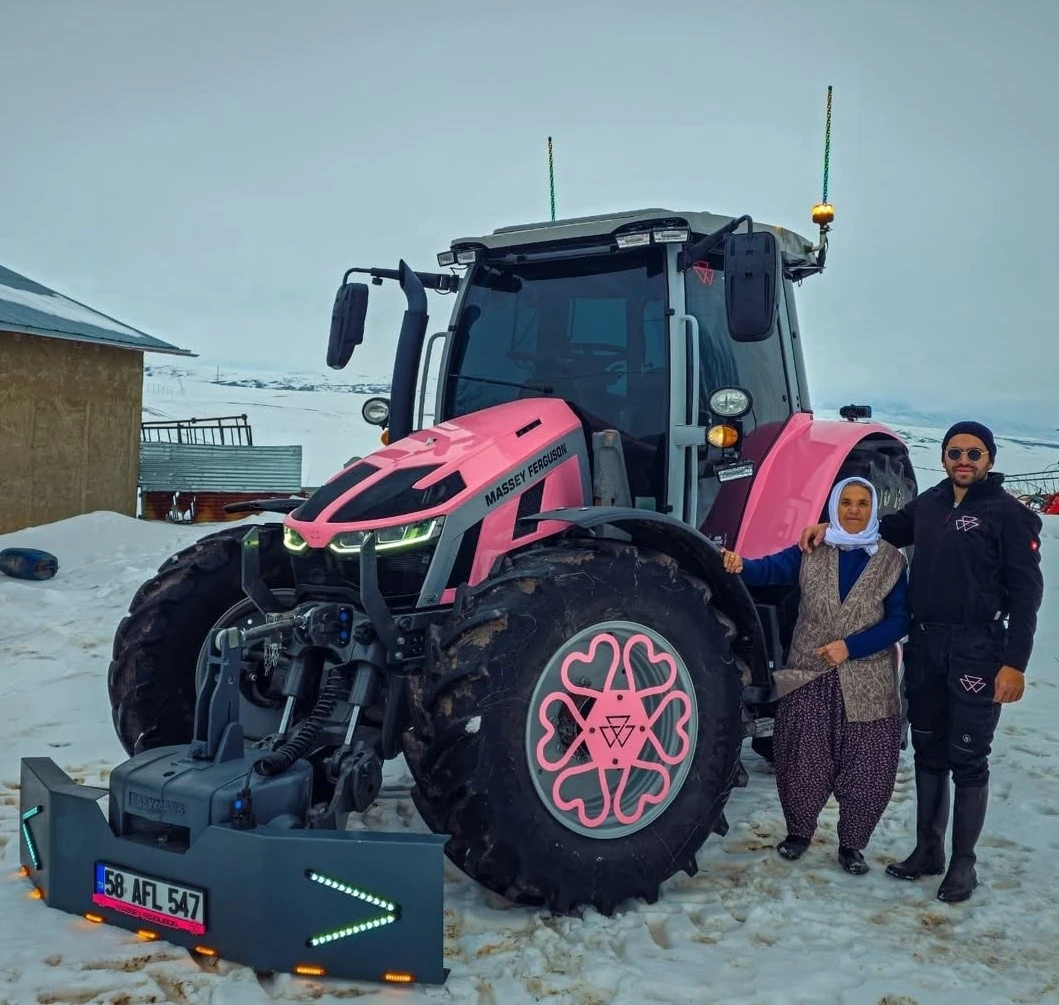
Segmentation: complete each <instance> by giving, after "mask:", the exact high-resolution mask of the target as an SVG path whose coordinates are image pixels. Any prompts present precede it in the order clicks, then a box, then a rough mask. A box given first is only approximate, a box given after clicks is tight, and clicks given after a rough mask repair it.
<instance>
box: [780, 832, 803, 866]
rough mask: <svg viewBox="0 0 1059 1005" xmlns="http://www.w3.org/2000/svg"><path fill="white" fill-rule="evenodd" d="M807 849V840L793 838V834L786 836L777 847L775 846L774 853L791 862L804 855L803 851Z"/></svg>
mask: <svg viewBox="0 0 1059 1005" xmlns="http://www.w3.org/2000/svg"><path fill="white" fill-rule="evenodd" d="M808 847H809V839H808V838H800V837H795V836H794V835H793V834H788V835H787V836H786V837H785V838H784V839H783V840H782V841H781V842H780V843H779V844H778V845H776V851H778V852H779V853H780V854H781V855H782V856H783V857H784V858H785V859H787V860H788V861H790V862H793V861H794V860H795V859H798V858H801V857H802V855H804V854H805V849H806V848H808Z"/></svg>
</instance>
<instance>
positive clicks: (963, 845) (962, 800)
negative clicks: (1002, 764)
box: [938, 785, 989, 904]
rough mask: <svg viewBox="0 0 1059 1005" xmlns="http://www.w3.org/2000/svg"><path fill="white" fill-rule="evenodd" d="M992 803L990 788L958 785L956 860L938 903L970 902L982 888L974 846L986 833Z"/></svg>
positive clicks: (954, 835) (954, 831)
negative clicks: (983, 831)
mask: <svg viewBox="0 0 1059 1005" xmlns="http://www.w3.org/2000/svg"><path fill="white" fill-rule="evenodd" d="M988 802H989V788H988V786H986V785H978V786H975V787H974V788H973V789H969V788H965V787H961V786H957V788H956V798H955V800H954V801H953V811H952V859H951V860H950V861H949V871H948V872H947V873H945V878H944V879H943V880H942V881H941V886H939V887H938V900H944V901H946V902H947V903H950V904H955V903H958V902H960V901H962V900H967V899H968V898H969V897H970V896H971V894H972V893H973V892H974V888H975V887H976V886H977V885H978V874H977V873H976V872H975V869H974V865H975V862H977V861H978V859H977V857H976V856H975V853H974V846H975V845H976V844H977V843H978V838H979V836H980V835H981V833H982V825H983V824H984V823H985V811H986V804H987V803H988Z"/></svg>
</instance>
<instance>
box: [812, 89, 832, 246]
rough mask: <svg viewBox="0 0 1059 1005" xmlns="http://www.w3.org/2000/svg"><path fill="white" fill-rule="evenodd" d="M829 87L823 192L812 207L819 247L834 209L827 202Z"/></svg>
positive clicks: (822, 243) (825, 237)
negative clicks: (818, 231) (818, 229)
mask: <svg viewBox="0 0 1059 1005" xmlns="http://www.w3.org/2000/svg"><path fill="white" fill-rule="evenodd" d="M831 90H832V88H831V85H830V84H828V85H827V115H826V117H825V119H824V190H823V194H822V198H821V200H820V202H818V203H817V204H816V205H815V206H813V213H812V217H813V223H815V224H818V225H819V227H820V247H821V248H823V247H824V246H825V245H826V244H827V235H828V233H829V232H830V230H831V223H832V222H833V221H834V219H835V207H834V206H832V205H831V203H829V202H828V201H827V184H828V175H829V173H830V170H831Z"/></svg>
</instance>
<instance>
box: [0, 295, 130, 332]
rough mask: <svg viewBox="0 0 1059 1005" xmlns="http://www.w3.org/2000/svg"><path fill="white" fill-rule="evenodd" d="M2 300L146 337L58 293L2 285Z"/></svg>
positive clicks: (83, 322)
mask: <svg viewBox="0 0 1059 1005" xmlns="http://www.w3.org/2000/svg"><path fill="white" fill-rule="evenodd" d="M0 300H8V301H10V302H11V303H13V304H21V305H22V306H23V307H31V308H32V309H33V310H35V311H40V312H41V313H42V314H51V315H53V316H55V317H57V318H66V319H67V320H68V321H80V322H81V323H82V324H86V325H93V326H94V327H96V328H101V329H103V330H104V331H112V332H118V333H120V334H122V335H128V336H130V337H131V338H136V339H143V338H144V337H145V336H144V335H143V333H142V332H138V331H136V329H135V328H129V327H128V326H127V325H123V324H120V323H119V322H117V321H114V320H112V319H111V318H108V317H106V316H105V315H103V314H100V313H98V312H97V311H94V310H92V309H91V308H89V307H84V306H82V305H81V304H79V303H76V302H75V301H73V300H70V299H68V298H67V297H64V296H61V295H60V294H58V293H34V292H33V291H31V290H22V289H19V288H18V287H15V286H6V285H4V284H3V283H0Z"/></svg>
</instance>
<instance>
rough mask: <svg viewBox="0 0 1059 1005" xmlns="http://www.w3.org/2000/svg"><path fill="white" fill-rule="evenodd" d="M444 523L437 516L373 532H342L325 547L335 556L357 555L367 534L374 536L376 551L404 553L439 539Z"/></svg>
mask: <svg viewBox="0 0 1059 1005" xmlns="http://www.w3.org/2000/svg"><path fill="white" fill-rule="evenodd" d="M444 523H445V518H444V517H442V516H437V517H434V518H433V519H432V520H420V521H419V522H418V523H404V524H400V525H398V526H396V527H383V528H381V529H379V530H374V531H371V530H349V531H344V532H343V533H341V534H336V535H335V536H334V537H333V538H332V539H331V542H330V544H328V546H327V547H328V548H330V549H331V551H333V552H334V553H335V554H336V555H343V556H346V555H359V554H360V549H361V547H362V546H363V544H364V540H365V538H366V537H367V536H368V535H369V534H374V535H375V550H376V551H389V552H393V551H406V550H408V549H409V548H419V547H421V546H422V545H424V544H427V543H428V542H430V541H433V540H435V539H436V538H437V537H440V535H441V528H442V526H443V525H444Z"/></svg>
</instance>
